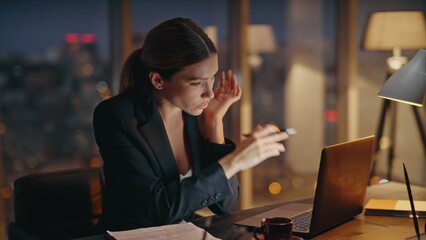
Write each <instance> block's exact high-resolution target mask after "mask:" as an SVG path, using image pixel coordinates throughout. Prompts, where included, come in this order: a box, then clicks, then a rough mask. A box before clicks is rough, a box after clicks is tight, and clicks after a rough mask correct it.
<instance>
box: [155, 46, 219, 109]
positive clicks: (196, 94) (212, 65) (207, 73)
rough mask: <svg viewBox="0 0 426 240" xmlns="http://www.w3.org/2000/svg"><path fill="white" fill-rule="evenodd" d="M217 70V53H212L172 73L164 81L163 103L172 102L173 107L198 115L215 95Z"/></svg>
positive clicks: (161, 94) (161, 93) (160, 92)
mask: <svg viewBox="0 0 426 240" xmlns="http://www.w3.org/2000/svg"><path fill="white" fill-rule="evenodd" d="M217 71H218V59H217V54H212V55H211V56H210V57H208V58H206V59H204V60H203V61H201V62H199V63H195V64H192V65H189V66H186V67H185V68H183V69H182V70H181V71H179V72H177V73H175V74H174V75H172V77H171V79H170V80H169V81H163V88H162V89H161V90H160V91H159V95H160V96H161V97H162V99H163V103H170V104H171V106H172V107H178V108H180V109H182V110H183V111H185V112H187V113H189V114H191V115H194V116H198V115H200V114H201V113H202V112H203V110H204V109H205V108H207V106H208V104H209V102H210V100H211V99H212V98H213V97H214V93H213V85H214V79H215V75H216V73H217ZM164 100H165V102H164Z"/></svg>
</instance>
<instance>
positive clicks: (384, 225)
mask: <svg viewBox="0 0 426 240" xmlns="http://www.w3.org/2000/svg"><path fill="white" fill-rule="evenodd" d="M412 190H413V197H414V199H415V200H426V188H424V187H418V186H412ZM370 198H382V199H396V200H398V199H402V200H404V199H406V200H408V195H407V190H406V187H405V184H403V183H396V182H390V183H384V184H380V185H375V186H370V187H368V189H367V196H366V201H367V200H368V199H370ZM297 202H312V199H306V200H301V201H297ZM283 204H285V203H281V204H274V205H269V206H264V207H257V208H252V209H247V210H241V211H235V212H233V213H231V214H229V215H225V216H211V217H202V218H198V219H196V220H194V221H192V222H193V223H194V224H195V225H197V226H199V227H201V228H205V229H206V230H207V231H208V232H210V233H211V234H212V235H214V236H215V237H218V238H221V239H224V240H249V239H252V233H251V229H249V228H246V227H241V226H237V225H235V224H234V222H236V221H239V220H242V219H244V218H247V217H249V216H252V215H255V214H258V213H261V212H264V211H268V210H271V209H273V208H276V207H278V206H280V205H283ZM419 225H420V232H421V233H423V232H424V231H425V230H424V225H425V219H419ZM415 234H416V233H415V230H414V226H413V222H412V219H410V218H403V217H382V216H365V215H364V214H359V215H358V216H356V217H355V218H354V219H352V220H350V221H349V222H346V223H344V224H342V225H340V226H338V227H335V228H333V229H331V230H329V231H327V232H325V233H323V234H321V235H319V236H317V237H315V238H313V239H315V240H319V239H333V240H334V239H339V240H345V239H350V240H367V239H368V240H371V239H375V240H381V239H383V240H393V239H395V240H400V239H404V238H406V237H411V236H414V235H415ZM106 239H109V238H108V237H107V236H90V237H86V238H79V239H78V240H106Z"/></svg>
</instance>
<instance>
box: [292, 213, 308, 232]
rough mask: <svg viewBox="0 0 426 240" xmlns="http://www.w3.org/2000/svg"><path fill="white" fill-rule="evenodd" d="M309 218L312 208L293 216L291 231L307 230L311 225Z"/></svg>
mask: <svg viewBox="0 0 426 240" xmlns="http://www.w3.org/2000/svg"><path fill="white" fill-rule="evenodd" d="M311 218H312V210H310V211H307V212H304V213H302V214H300V215H297V216H295V217H293V218H292V219H293V220H294V226H293V231H295V232H309V229H310V227H311Z"/></svg>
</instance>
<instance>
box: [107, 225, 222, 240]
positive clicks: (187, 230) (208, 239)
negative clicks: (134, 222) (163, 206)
mask: <svg viewBox="0 0 426 240" xmlns="http://www.w3.org/2000/svg"><path fill="white" fill-rule="evenodd" d="M107 232H108V234H109V235H110V236H112V237H113V238H115V239H117V240H145V239H158V240H168V239H174V240H187V239H193V240H216V239H219V238H215V237H213V236H212V235H211V234H210V233H208V232H207V231H206V230H204V229H202V228H199V227H197V226H195V225H194V224H193V223H180V224H172V225H164V226H159V227H149V228H138V229H133V230H126V231H107ZM219 240H220V239H219Z"/></svg>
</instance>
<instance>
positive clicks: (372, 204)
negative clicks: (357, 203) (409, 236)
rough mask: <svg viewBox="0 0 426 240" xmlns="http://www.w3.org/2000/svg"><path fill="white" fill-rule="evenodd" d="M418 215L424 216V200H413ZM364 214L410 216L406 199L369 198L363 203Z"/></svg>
mask: <svg viewBox="0 0 426 240" xmlns="http://www.w3.org/2000/svg"><path fill="white" fill-rule="evenodd" d="M414 205H415V207H416V213H417V215H418V216H419V217H426V201H414ZM365 215H379V216H395V217H410V216H411V215H412V212H411V207H410V202H409V201H408V200H391V199H370V200H369V201H368V202H367V204H366V205H365Z"/></svg>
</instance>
